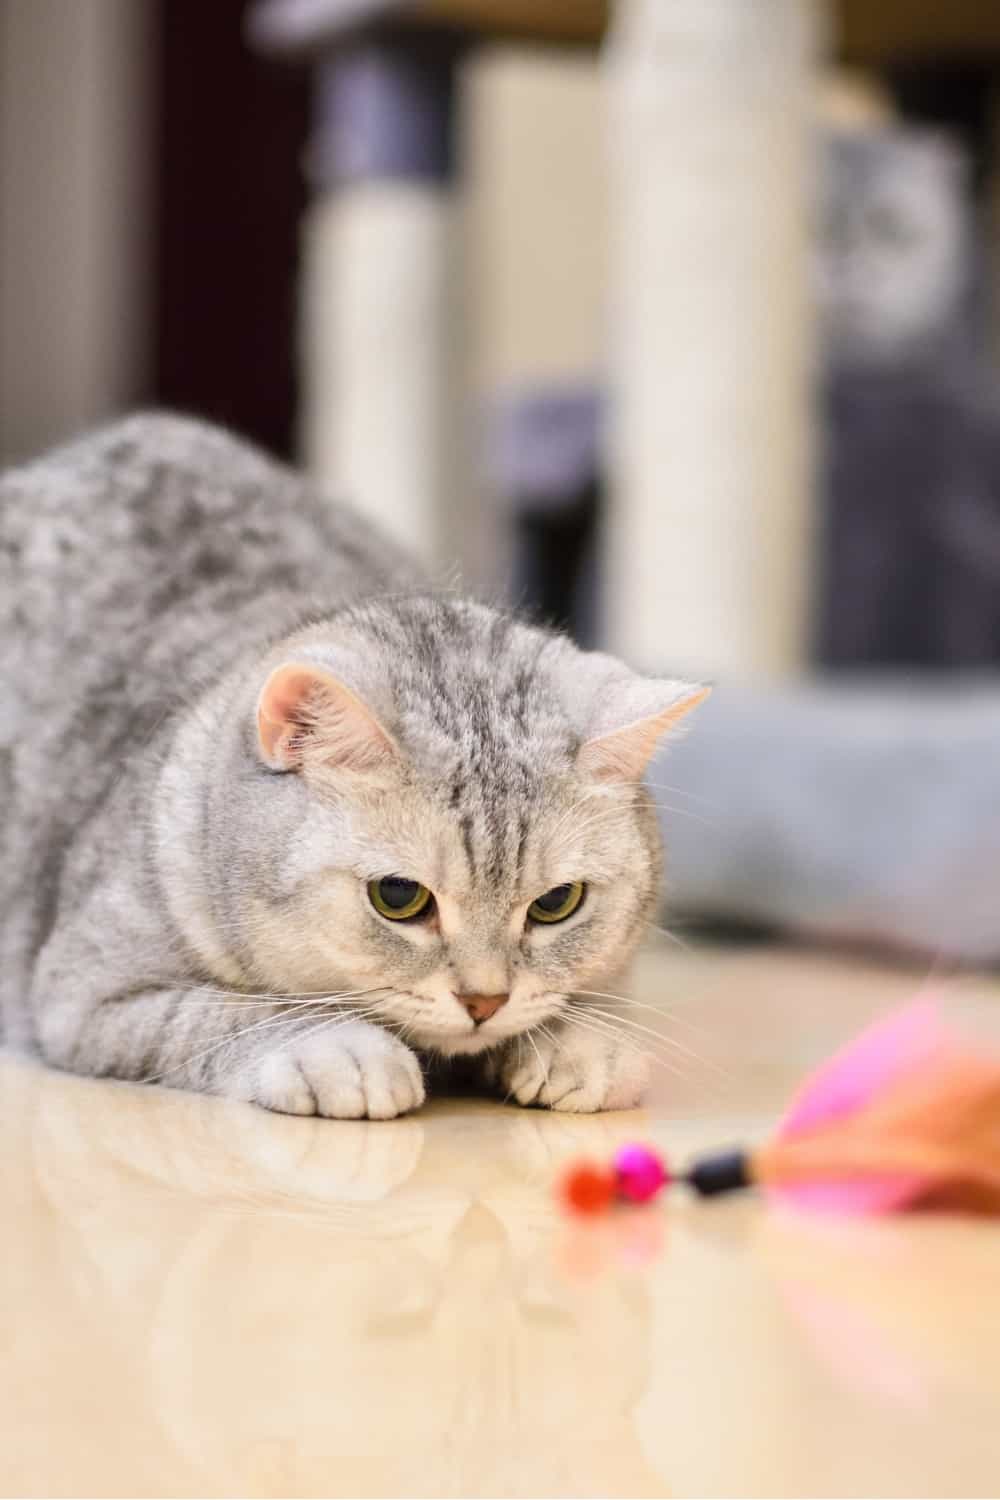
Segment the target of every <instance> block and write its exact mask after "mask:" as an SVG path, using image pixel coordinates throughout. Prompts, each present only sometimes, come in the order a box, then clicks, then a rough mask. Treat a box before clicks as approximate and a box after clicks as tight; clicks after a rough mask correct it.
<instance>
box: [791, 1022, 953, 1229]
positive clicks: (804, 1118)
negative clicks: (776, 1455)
mask: <svg viewBox="0 0 1000 1500" xmlns="http://www.w3.org/2000/svg"><path fill="white" fill-rule="evenodd" d="M951 1042H952V1038H951V1035H950V1033H949V1031H948V1029H947V1027H945V1025H944V1023H943V1022H942V1020H941V1015H940V1011H939V1009H938V1006H937V1005H936V1004H935V1003H934V1002H933V1001H931V1000H916V1001H913V1002H912V1003H911V1004H909V1005H906V1006H904V1007H903V1008H902V1009H900V1010H896V1011H893V1012H892V1013H891V1014H890V1015H888V1016H886V1017H884V1018H883V1019H882V1020H881V1021H876V1022H875V1024H874V1025H872V1026H869V1027H868V1029H867V1030H866V1031H863V1032H862V1033H861V1035H860V1036H859V1037H857V1038H855V1040H854V1041H852V1042H849V1043H848V1044H847V1046H846V1047H842V1048H841V1050H840V1051H839V1052H837V1053H835V1054H834V1056H833V1057H831V1058H830V1059H829V1060H828V1061H827V1062H825V1063H823V1064H822V1065H821V1066H820V1067H819V1068H817V1069H816V1071H815V1072H814V1073H813V1074H812V1075H811V1076H810V1077H809V1078H808V1079H807V1080H806V1082H805V1083H804V1084H803V1086H802V1088H801V1089H800V1090H799V1092H798V1094H797V1095H796V1096H795V1098H794V1099H793V1100H792V1103H791V1105H790V1106H789V1108H788V1110H787V1112H786V1113H785V1116H784V1118H783V1119H782V1121H781V1124H780V1126H779V1128H778V1135H777V1139H778V1140H779V1141H782V1140H790V1139H791V1138H792V1137H794V1136H798V1135H805V1134H808V1133H809V1131H811V1130H813V1129H814V1128H816V1127H817V1126H820V1125H826V1124H828V1123H829V1122H830V1121H831V1120H842V1119H845V1118H847V1117H848V1116H849V1115H853V1114H856V1113H857V1112H858V1110H860V1109H863V1108H864V1107H865V1105H866V1104H868V1103H869V1101H870V1100H872V1099H874V1098H875V1096H876V1095H877V1094H879V1093H880V1092H881V1091H882V1090H883V1089H886V1088H888V1087H889V1086H890V1085H891V1084H893V1083H894V1082H895V1081H896V1080H897V1079H899V1078H901V1077H903V1076H904V1075H905V1074H907V1073H909V1072H911V1071H913V1070H914V1069H915V1068H919V1067H923V1066H924V1065H925V1064H927V1063H929V1062H931V1061H932V1060H933V1059H934V1058H935V1057H936V1056H938V1055H940V1054H941V1053H942V1052H944V1051H945V1050H947V1049H948V1047H949V1046H950V1045H951ZM924 1186H925V1180H924V1179H923V1178H921V1177H916V1176H913V1175H912V1174H908V1175H899V1174H895V1175H887V1176H885V1177H878V1178H866V1179H865V1180H864V1181H850V1180H847V1181H844V1182H822V1183H811V1184H803V1185H798V1184H796V1185H795V1186H791V1185H786V1186H782V1187H781V1188H773V1189H772V1190H771V1191H772V1192H773V1193H774V1194H775V1195H776V1196H780V1197H781V1198H782V1199H783V1200H785V1201H786V1202H793V1203H795V1204H796V1205H797V1206H798V1207H801V1208H817V1209H826V1210H832V1211H835V1212H838V1213H858V1214H862V1213H869V1214H870V1213H888V1212H891V1211H892V1210H893V1209H896V1208H900V1207H902V1206H903V1205H904V1204H905V1203H908V1202H909V1201H910V1200H911V1199H912V1198H914V1197H916V1195H917V1194H918V1193H919V1192H920V1191H921V1189H922V1188H923V1187H924Z"/></svg>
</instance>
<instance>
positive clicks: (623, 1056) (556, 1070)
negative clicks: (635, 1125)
mask: <svg viewBox="0 0 1000 1500" xmlns="http://www.w3.org/2000/svg"><path fill="white" fill-rule="evenodd" d="M546 1031H547V1032H548V1035H545V1033H542V1032H532V1033H531V1035H530V1037H529V1036H521V1037H515V1038H514V1039H513V1041H512V1042H511V1043H510V1044H509V1045H508V1047H507V1048H506V1049H505V1051H504V1052H503V1053H502V1054H501V1055H500V1056H499V1057H498V1058H497V1059H496V1062H495V1070H496V1071H495V1079H496V1082H498V1083H499V1085H500V1087H501V1089H502V1090H503V1091H504V1093H506V1094H507V1096H508V1097H510V1098H513V1099H516V1100H517V1102H518V1104H535V1105H541V1106H543V1107H545V1108H547V1109H561V1110H566V1111H567V1112H570V1113H574V1114H592V1113H594V1112H595V1111H597V1110H601V1109H633V1108H634V1107H635V1105H637V1104H638V1103H639V1102H640V1101H641V1099H642V1096H643V1094H644V1093H645V1091H646V1088H647V1086H648V1084H649V1064H648V1063H647V1061H646V1058H645V1057H644V1056H643V1055H642V1053H641V1052H639V1051H637V1050H636V1048H635V1046H634V1044H633V1043H632V1042H630V1041H629V1040H628V1039H627V1038H626V1037H624V1036H610V1035H601V1036H597V1035H595V1034H594V1033H593V1032H590V1031H583V1030H582V1029H579V1028H576V1027H572V1026H561V1025H560V1024H559V1023H558V1022H557V1023H556V1024H555V1025H550V1026H548V1027H546Z"/></svg>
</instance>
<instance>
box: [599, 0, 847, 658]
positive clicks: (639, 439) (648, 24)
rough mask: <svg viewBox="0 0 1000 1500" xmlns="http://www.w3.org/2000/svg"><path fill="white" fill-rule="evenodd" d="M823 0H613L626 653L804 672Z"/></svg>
mask: <svg viewBox="0 0 1000 1500" xmlns="http://www.w3.org/2000/svg"><path fill="white" fill-rule="evenodd" d="M821 20H822V13H821V11H820V8H819V0H670V3H669V4H664V3H663V0H618V4H617V7H616V11H615V15H614V21H613V25H612V31H611V38H610V44H609V48H608V57H607V64H608V81H609V109H610V117H611V140H612V158H611V177H612V182H611V203H612V275H613V286H612V308H611V313H612V318H611V332H612V377H613V396H614V399H613V403H612V414H611V433H610V454H609V462H610V468H611V496H610V501H609V514H608V522H607V536H606V542H607V551H608V609H607V620H606V628H607V634H608V638H609V643H610V645H611V647H612V649H615V650H617V651H619V652H621V653H622V654H623V655H624V656H625V657H626V658H628V659H630V660H633V661H635V662H636V663H637V664H639V665H642V664H644V663H645V664H647V665H648V664H652V663H660V664H662V663H663V662H664V661H665V660H668V661H669V662H670V663H671V664H673V665H676V666H677V668H678V669H680V668H681V667H686V668H690V669H691V670H693V671H695V672H696V673H702V674H704V673H708V674H710V675H722V676H725V675H729V676H745V675H749V674H756V673H761V672H763V673H776V674H781V673H785V672H789V671H793V670H794V669H796V668H797V667H799V666H800V664H802V662H803V661H804V657H805V649H806V628H807V627H806V608H807V589H808V579H809V573H810V545H811V538H810V531H811V526H810V510H811V502H810V464H809V452H810V428H811V420H810V401H809V381H808V367H809V361H810V317H809V297H808V288H807V271H806V244H807V238H806V237H807V228H808V190H809V177H810V167H809V157H810V113H811V108H812V99H813V89H814V82H815V80H814V70H815V63H816V58H817V54H818V50H819V48H818V38H819V36H820V33H821V30H822V28H821V25H820V22H821Z"/></svg>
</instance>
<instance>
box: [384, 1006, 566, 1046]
mask: <svg viewBox="0 0 1000 1500" xmlns="http://www.w3.org/2000/svg"><path fill="white" fill-rule="evenodd" d="M399 998H401V999H404V1000H409V1001H410V1002H411V1003H412V1006H413V1010H412V1011H411V1012H410V1014H409V1015H406V1016H402V1015H401V1016H399V1017H397V1018H395V1019H396V1020H397V1024H398V1025H399V1032H400V1036H401V1037H402V1039H403V1040H404V1041H405V1042H407V1043H408V1044H409V1045H410V1046H414V1047H416V1048H418V1049H419V1050H422V1051H428V1052H437V1053H439V1054H441V1055H442V1056H445V1057H471V1056H476V1055H477V1054H479V1053H483V1052H489V1051H490V1050H491V1049H492V1048H494V1047H499V1046H500V1045H501V1044H502V1043H504V1042H509V1041H511V1040H512V1039H513V1038H514V1037H517V1036H523V1035H524V1033H525V1032H528V1031H530V1030H531V1029H532V1028H533V1027H535V1026H537V1025H538V1024H539V1023H540V1022H544V1021H547V1020H549V1019H550V1018H551V1017H553V1016H554V1015H556V1014H558V1012H559V1011H560V1010H561V1008H562V1005H563V1003H564V1001H565V996H563V995H560V994H555V993H554V992H548V991H539V992H538V993H537V994H535V995H531V996H528V997H519V998H518V999H517V1000H514V999H513V998H512V999H511V1000H510V1001H508V1002H507V1003H506V1004H505V1005H503V1006H502V1007H500V1009H498V1010H497V1011H496V1012H495V1013H494V1014H493V1015H491V1016H490V1017H489V1018H488V1019H486V1020H484V1021H481V1022H479V1023H478V1024H477V1023H476V1022H475V1021H474V1020H472V1018H471V1017H469V1016H465V1015H462V1014H457V1015H455V1016H454V1018H452V1016H450V1015H448V1016H446V1017H442V1016H440V1015H435V1014H434V1011H436V1010H439V1009H440V1008H441V1001H440V1000H439V999H435V998H433V997H431V996H428V995H418V994H416V993H411V994H409V995H406V996H401V997H399ZM456 1009H457V1006H456ZM414 1011H415V1012H416V1014H414Z"/></svg>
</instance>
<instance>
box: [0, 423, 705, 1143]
mask: <svg viewBox="0 0 1000 1500" xmlns="http://www.w3.org/2000/svg"><path fill="white" fill-rule="evenodd" d="M0 663H2V671H0V689H2V698H0V811H2V822H0V853H2V861H0V870H2V874H0V985H2V988H0V999H2V1015H3V1018H4V1027H5V1033H6V1038H7V1040H8V1041H9V1042H11V1043H13V1044H15V1045H21V1046H27V1047H32V1048H35V1049H37V1050H38V1051H40V1052H41V1053H42V1055H43V1056H44V1057H46V1058H47V1059H48V1060H49V1061H50V1062H52V1063H54V1064H56V1065H57V1066H59V1067H62V1068H67V1069H72V1070H75V1071H77V1072H82V1073H89V1074H96V1075H102V1076H103V1075H107V1076H112V1077H117V1078H129V1079H139V1080H148V1081H151V1082H152V1081H161V1082H163V1083H165V1084H171V1085H175V1086H179V1087H186V1088H191V1089H199V1090H204V1091H207V1092H211V1093H216V1094H223V1095H228V1096H230V1097H235V1098H238V1099H245V1100H252V1101H255V1102H256V1103H258V1104H261V1105H264V1106H265V1107H267V1108H270V1109H275V1110H282V1111H287V1112H290V1113H294V1114H312V1113H318V1114H321V1115H328V1116H337V1117H358V1116H369V1117H372V1118H390V1117H392V1116H394V1115H397V1114H399V1113H401V1112H402V1111H405V1110H408V1109H412V1108H414V1107H415V1106H417V1105H419V1104H420V1103H421V1101H422V1100H423V1098H424V1092H425V1072H426V1067H425V1066H422V1063H423V1064H426V1062H427V1060H428V1059H430V1058H432V1057H434V1058H437V1059H442V1058H444V1059H455V1058H458V1057H463V1056H472V1057H479V1058H480V1060H481V1064H482V1071H483V1077H484V1080H485V1081H486V1082H487V1083H488V1084H489V1085H491V1086H493V1087H495V1088H496V1089H497V1090H498V1091H500V1092H501V1093H503V1094H510V1095H512V1096H513V1097H514V1098H516V1099H517V1100H519V1101H520V1102H521V1103H524V1104H541V1105H550V1106H552V1107H553V1108H557V1109H567V1110H596V1109H602V1108H616V1107H622V1106H628V1105H632V1104H634V1103H635V1102H636V1101H637V1099H638V1097H639V1096H640V1093H641V1091H642V1088H643V1084H644V1076H645V1069H644V1062H643V1059H642V1057H641V1056H640V1055H639V1053H638V1052H637V1051H636V1049H635V1048H633V1047H632V1046H631V1045H630V1044H629V1043H628V1042H627V1041H626V1039H625V1037H624V1035H623V1034H622V1032H621V1031H620V1030H616V1029H612V1028H611V1027H609V1025H608V1024H607V1021H606V1019H605V1018H603V1017H600V1016H598V1015H597V1014H596V1012H590V1013H588V1000H587V995H586V992H587V991H588V990H591V991H603V990H605V989H607V988H608V987H609V986H610V985H611V984H612V983H613V982H614V981H615V980H616V979H617V977H618V976H620V975H621V973H622V971H623V970H624V969H625V967H626V965H627V962H628V960H629V957H630V955H631V954H632V952H633V950H634V948H635V946H636V944H637V943H638V941H639V939H640V937H641V936H642V933H643V926H644V921H645V919H646V918H648V916H649V915H650V913H651V911H652V910H653V908H654V905H655V903H656V899H657V890H658V884H659V870H660V848H659V843H658V835H657V830H656V818H655V815H654V814H653V812H652V811H651V810H650V809H649V807H648V805H647V804H648V798H647V796H646V795H645V793H644V792H643V790H642V788H641V776H642V772H643V769H644V767H645V764H646V762H647V760H648V758H649V756H650V755H651V753H652V751H653V749H654V747H655V745H656V743H657V741H658V739H659V738H660V736H661V735H662V734H664V733H665V732H666V731H668V730H669V729H671V728H672V727H673V726H674V725H675V724H676V723H677V722H678V720H679V719H680V718H681V717H682V716H683V715H684V714H685V713H686V712H687V710H688V709H690V708H691V707H692V706H693V705H694V704H695V703H696V702H697V701H698V700H699V698H700V697H701V696H702V692H701V691H700V690H698V689H695V688H692V687H690V686H688V685H685V684H683V683H680V682H673V681H652V680H646V679H642V678H639V677H637V676H635V675H633V674H632V673H631V672H630V671H629V670H628V669H627V668H625V667H624V666H622V665H621V664H620V663H618V662H616V661H614V660H612V659H611V658H609V657H606V656H601V655H590V654H584V653H581V652H580V651H578V650H576V649H575V648H574V647H573V646H572V645H571V644H570V643H569V642H568V641H567V640H565V639H563V638H561V637H559V636H557V635H554V634H550V633H548V632H546V631H544V630H540V629H537V628H534V627H531V626H528V625H525V624H521V623H518V622H517V621H516V620H514V619H512V618H510V617H509V616H507V615H505V614H502V613H500V612H497V611H496V610H493V609H489V608H487V607H485V606H483V605H480V604H475V603H471V602H467V601H463V600H458V599H453V598H449V597H442V596H440V595H439V594H435V593H434V592H432V591H431V590H429V589H428V588H427V586H426V584H424V583H423V582H422V580H421V579H420V577H419V576H418V575H417V572H416V570H415V569H414V568H413V567H412V566H411V565H410V564H409V563H408V562H407V561H406V560H405V559H403V558H402V557H401V556H399V555H398V554H397V553H396V552H395V551H394V550H393V549H392V548H391V547H390V546H389V545H388V544H387V543H386V542H385V541H384V540H383V539H382V538H380V537H378V536H376V535H374V534H373V533H372V532H370V531H369V530H368V529H367V527H366V526H364V525H363V524H362V522H361V521H360V520H358V519H357V518H355V517H354V516H352V515H351V514H350V512H348V511H346V510H342V509H339V508H336V507H334V506H332V505H330V504H328V503H326V502H324V501H322V500H320V499H318V498H317V497H316V496H315V495H313V494H312V493H311V492H310V491H309V490H308V488H307V487H306V486H305V485H304V484H303V483H301V482H300V481H299V480H298V479H296V478H295V477H294V476H293V475H292V474H291V473H290V472H288V471H286V470H284V469H281V468H280V467H278V466H276V465H274V464H272V463H271V462H269V461H268V460H266V459H265V458H263V457H262V456H261V455H259V454H257V453H256V452H255V451H253V450H252V449H250V448H248V447H246V446H245V445H243V444H241V443H239V442H236V441H235V440H234V439H232V438H231V437H229V436H227V435H226V434H224V433H220V432H217V431H214V430H211V429H209V428H207V427H204V426H201V425H199V424H196V423H193V422H190V421H187V420H182V419H179V418H174V417H164V416H140V417H134V418H132V419H129V420H127V421H125V422H122V423H121V424H119V425H117V426H115V427H113V428H111V429H110V430H107V431H104V432H101V433H98V434H97V435H96V436H93V437H90V438H86V439H84V440H83V441H81V442H78V443H76V444H74V445H72V446H70V447H67V448H65V449H63V450H62V451H60V452H57V453H55V454H54V455H52V456H50V457H48V458H46V459H43V460H41V461H40V462H38V463H35V464H32V465H30V466H28V467H27V468H24V469H22V470H21V471H20V472H16V473H13V474H10V475H9V476H8V477H7V478H6V479H5V480H4V481H3V483H2V488H0ZM598 1004H599V1005H600V1004H601V1002H598ZM477 1066H478V1064H477Z"/></svg>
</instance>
